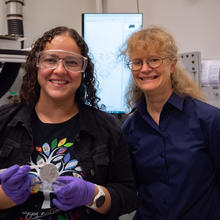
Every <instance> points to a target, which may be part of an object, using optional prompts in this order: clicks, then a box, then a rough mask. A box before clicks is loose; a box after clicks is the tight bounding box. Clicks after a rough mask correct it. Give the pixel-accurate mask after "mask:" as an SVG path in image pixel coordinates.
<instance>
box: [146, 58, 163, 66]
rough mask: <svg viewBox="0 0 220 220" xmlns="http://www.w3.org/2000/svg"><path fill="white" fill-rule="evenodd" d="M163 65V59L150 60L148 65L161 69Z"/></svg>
mask: <svg viewBox="0 0 220 220" xmlns="http://www.w3.org/2000/svg"><path fill="white" fill-rule="evenodd" d="M161 64H162V59H161V58H159V57H154V58H150V59H149V60H148V65H149V66H150V67H152V68H156V67H159V66H160V65H161Z"/></svg>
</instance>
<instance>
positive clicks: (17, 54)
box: [0, 49, 28, 63]
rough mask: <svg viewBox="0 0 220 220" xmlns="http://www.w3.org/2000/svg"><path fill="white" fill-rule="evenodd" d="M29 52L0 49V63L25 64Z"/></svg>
mask: <svg viewBox="0 0 220 220" xmlns="http://www.w3.org/2000/svg"><path fill="white" fill-rule="evenodd" d="M27 53H28V51H24V50H5V49H0V62H2V63H25V61H26V58H27Z"/></svg>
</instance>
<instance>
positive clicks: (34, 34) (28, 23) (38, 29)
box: [0, 0, 96, 47]
mask: <svg viewBox="0 0 220 220" xmlns="http://www.w3.org/2000/svg"><path fill="white" fill-rule="evenodd" d="M4 1H5V0H0V19H1V20H0V26H1V29H0V34H7V33H8V30H7V20H6V12H7V9H6V5H5V4H4ZM24 2H25V5H24V6H23V26H24V35H25V37H26V38H27V39H26V41H25V47H30V46H31V44H32V43H33V42H34V41H35V40H36V39H37V38H38V37H40V36H41V35H42V34H43V33H44V32H45V31H47V30H49V29H51V28H53V27H55V26H58V25H66V26H68V27H72V28H74V29H76V30H77V31H78V32H79V33H81V13H83V12H96V1H95V0H24ZM1 12H2V13H1ZM2 19H3V20H2Z"/></svg>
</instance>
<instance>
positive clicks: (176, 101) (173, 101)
mask: <svg viewBox="0 0 220 220" xmlns="http://www.w3.org/2000/svg"><path fill="white" fill-rule="evenodd" d="M167 103H169V104H170V105H172V106H174V107H175V108H177V109H178V110H180V111H182V110H183V103H184V97H182V96H179V95H177V94H176V93H174V92H173V93H172V94H171V96H170V98H169V99H168V100H167ZM136 107H137V110H138V111H140V112H141V113H142V114H144V113H146V112H147V110H146V102H145V98H144V97H143V98H142V99H141V100H140V101H139V103H138V104H137V106H136Z"/></svg>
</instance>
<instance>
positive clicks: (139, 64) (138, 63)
mask: <svg viewBox="0 0 220 220" xmlns="http://www.w3.org/2000/svg"><path fill="white" fill-rule="evenodd" d="M142 65H143V61H142V60H139V59H135V60H132V61H131V69H132V70H140V69H141V67H142Z"/></svg>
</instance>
